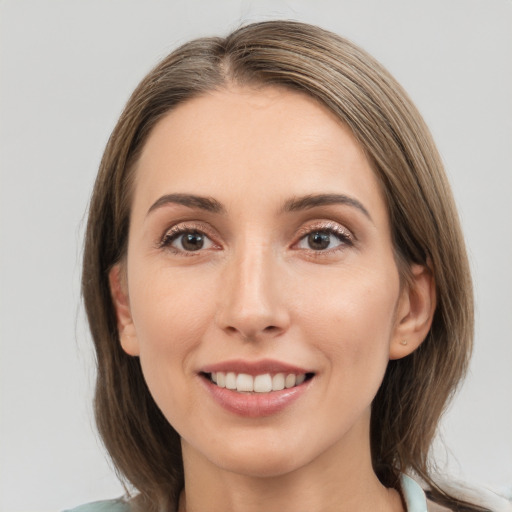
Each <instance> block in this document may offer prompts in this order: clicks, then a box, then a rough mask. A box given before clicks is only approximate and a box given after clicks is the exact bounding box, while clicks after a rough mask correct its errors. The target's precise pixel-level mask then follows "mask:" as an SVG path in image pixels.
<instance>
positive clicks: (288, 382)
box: [284, 373, 297, 389]
mask: <svg viewBox="0 0 512 512" xmlns="http://www.w3.org/2000/svg"><path fill="white" fill-rule="evenodd" d="M296 380H297V379H296V377H295V375H293V373H289V374H288V375H287V376H286V379H285V380H284V386H285V388H286V389H288V388H293V386H295V382H296Z"/></svg>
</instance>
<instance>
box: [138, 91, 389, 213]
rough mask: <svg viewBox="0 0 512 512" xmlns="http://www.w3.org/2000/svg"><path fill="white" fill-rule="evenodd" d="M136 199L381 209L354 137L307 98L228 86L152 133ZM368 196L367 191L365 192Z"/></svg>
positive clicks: (180, 108)
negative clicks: (323, 200) (305, 199)
mask: <svg viewBox="0 0 512 512" xmlns="http://www.w3.org/2000/svg"><path fill="white" fill-rule="evenodd" d="M135 172H136V179H135V196H136V197H135V199H136V202H144V203H146V204H148V203H149V202H151V200H153V201H154V200H155V199H156V198H157V196H159V195H161V194H164V193H175V192H177V193H191V192H194V193H196V194H201V195H214V196H215V197H216V198H217V199H219V200H220V201H221V202H224V200H225V201H226V202H229V201H230V200H231V199H232V198H233V196H235V195H240V194H243V195H244V196H245V199H246V200H247V201H248V202H249V200H250V198H251V196H257V197H259V198H260V201H261V199H262V198H268V196H269V194H270V193H271V192H275V193H276V195H278V194H279V193H284V192H286V193H288V194H289V195H304V194H311V193H331V192H332V193H348V194H352V195H356V196H358V195H363V196H365V195H366V196H368V192H372V193H373V197H367V199H368V200H369V201H370V202H371V203H380V204H377V205H376V206H378V207H382V206H383V197H382V194H381V193H380V190H379V185H378V183H377V180H376V177H375V175H374V172H373V169H372V166H371V164H370V162H369V160H368V159H367V157H366V155H365V153H364V151H363V149H362V148H361V146H360V145H359V143H358V142H357V140H356V139H355V137H354V136H353V134H352V132H351V131H350V130H349V129H348V127H347V126H346V125H344V124H343V123H342V122H341V121H340V120H339V119H338V118H337V117H336V116H335V115H334V114H333V113H332V112H331V111H329V110H328V109H327V108H326V107H325V106H323V105H321V104H320V103H319V102H317V101H316V100H315V99H313V98H311V97H309V96H307V95H306V94H304V93H300V92H296V91H292V90H289V89H284V88H281V87H264V88H259V89H255V88H249V87H234V86H232V87H230V88H227V89H222V90H218V91H213V92H210V93H208V94H205V95H202V96H199V97H196V98H194V99H191V100H189V101H187V102H185V103H183V104H181V105H179V106H178V107H177V108H176V109H174V110H173V111H171V112H169V113H168V114H167V115H166V116H165V117H164V118H163V119H162V120H160V121H159V122H158V123H157V124H156V126H155V127H154V129H153V131H152V132H151V134H150V136H149V138H148V140H147V142H146V144H145V146H144V148H143V150H142V152H141V155H140V158H139V160H138V163H137V166H136V169H135ZM370 195H372V194H370Z"/></svg>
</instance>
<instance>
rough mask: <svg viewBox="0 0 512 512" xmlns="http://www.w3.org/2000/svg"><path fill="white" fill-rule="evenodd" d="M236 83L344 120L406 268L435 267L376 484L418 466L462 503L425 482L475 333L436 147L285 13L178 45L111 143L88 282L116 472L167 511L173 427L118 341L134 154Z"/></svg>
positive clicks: (365, 66)
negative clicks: (309, 101) (119, 268)
mask: <svg viewBox="0 0 512 512" xmlns="http://www.w3.org/2000/svg"><path fill="white" fill-rule="evenodd" d="M230 82H231V83H237V84H239V85H244V84H247V85H256V86H258V85H263V86H264V85H277V86H281V87H288V88H292V89H294V90H299V91H302V92H304V93H305V94H308V95H309V96H311V97H313V98H316V100H318V101H319V102H321V103H322V104H324V105H326V106H327V107H328V108H329V109H330V110H331V111H332V112H333V113H334V114H335V115H336V116H337V117H338V118H339V119H340V120H341V121H342V122H344V123H345V124H346V125H347V126H349V127H350V129H351V130H352V132H353V133H354V135H355V137H356V138H357V139H358V141H359V143H360V144H361V146H362V147H363V148H364V150H365V152H366V154H367V156H368V158H369V159H370V160H371V161H372V162H373V164H374V167H375V172H376V174H377V176H378V178H379V180H380V181H381V184H382V187H383V190H384V193H385V197H386V200H387V205H388V210H389V215H390V219H391V226H392V237H393V242H394V248H395V253H396V259H397V264H398V267H399V269H400V271H401V274H402V277H403V278H404V279H407V269H408V267H409V266H410V264H412V263H419V264H423V265H428V266H429V267H430V268H431V270H432V272H433V274H434V278H435V283H436V292H437V308H436V311H435V315H434V319H433V324H432V327H431V330H430V332H429V334H428V336H427V339H426V340H425V341H424V343H423V344H422V345H421V346H420V347H419V349H417V350H416V351H415V352H414V353H413V354H411V355H410V356H408V357H406V358H404V359H399V360H394V361H390V362H389V365H388V368H387V371H386V374H385V377H384V380H383V382H382V385H381V387H380V389H379V391H378V393H377V396H376V397H375V399H374V402H373V406H372V415H371V450H372V458H373V465H374V469H375V471H376V473H377V475H378V477H379V478H380V480H381V481H382V483H383V484H384V485H387V486H397V485H398V475H399V473H400V472H402V471H410V470H412V471H414V472H416V473H417V474H418V475H419V476H421V477H422V478H423V480H425V482H426V483H427V484H429V485H430V487H431V489H432V490H433V493H434V495H435V496H437V499H438V500H440V501H443V500H444V501H445V502H446V503H451V504H452V505H456V504H457V503H460V502H458V501H457V500H455V499H454V498H450V497H449V496H448V495H446V494H444V493H443V491H442V490H441V489H440V488H439V487H438V486H437V485H436V484H435V483H434V482H433V481H432V478H431V468H430V466H429V459H428V454H429V449H430V445H431V441H432V438H433V436H434V434H435V432H436V428H437V425H438V422H439V418H440V416H441V414H442V412H443V410H444V408H445V406H446V404H447V402H448V400H449V398H450V397H451V395H452V393H453V392H454V390H455V389H456V387H457V384H458V383H459V381H460V379H461V378H462V377H463V375H464V373H465V371H466V369H467V365H468V360H469V355H470V352H471V346H472V337H473V296H472V286H471V280H470V273H469V267H468V261H467V256H466V253H465V248H464V241H463V237H462V234H461V229H460V226H459V221H458V217H457V213H456V209H455V205H454V201H453V198H452V195H451V192H450V187H449V185H448V182H447V179H446V176H445V174H444V171H443V166H442V163H441V160H440V157H439V155H438V152H437V150H436V147H435V145H434V143H433V141H432V137H431V135H430V133H429V131H428V129H427V127H426V126H425V123H424V121H423V120H422V118H421V116H420V114H419V113H418V112H417V110H416V108H415V107H414V105H413V104H412V102H411V101H410V100H409V98H408V96H407V95H406V93H405V92H404V91H403V89H402V88H401V87H400V86H399V85H398V83H397V82H396V81H395V80H394V79H393V78H392V77H391V76H390V74H389V73H388V72H387V71H386V70H385V69H384V68H383V67H382V66H381V65H380V64H379V63H377V62H376V61H375V60H374V59H373V58H372V57H371V56H370V55H368V54H367V53H365V52H364V51H363V50H361V49H360V48H358V47H357V46H355V45H354V44H352V43H350V42H349V41H347V40H345V39H343V38H341V37H339V36H337V35H335V34H332V33H330V32H327V31H325V30H322V29H320V28H318V27H314V26H311V25H306V24H302V23H297V22H288V21H270V22H263V23H255V24H252V25H248V26H245V27H242V28H240V29H238V30H236V31H235V32H233V33H232V34H230V35H229V36H228V37H226V38H202V39H197V40H194V41H191V42H189V43H187V44H185V45H183V46H181V47H180V48H178V49H177V50H176V51H174V52H173V53H171V54H170V55H169V56H168V57H166V58H165V59H164V60H163V61H162V62H161V63H160V64H158V65H157V67H155V68H154V69H153V70H152V71H151V72H150V73H149V74H148V75H147V76H146V78H144V80H143V81H142V82H141V83H140V85H139V86H138V87H137V89H136V90H135V91H134V93H133V94H132V96H131V98H130V99H129V101H128V104H127V105H126V108H125V110H124V112H123V113H122V115H121V117H120V119H119V121H118V123H117V125H116V127H115V129H114V131H113V133H112V135H111V137H110V140H109V142H108V144H107V147H106V150H105V153H104V156H103V159H102V162H101V165H100V169H99V173H98V177H97V180H96V184H95V187H94V192H93V196H92V199H91V203H90V211H89V220H88V224H87V233H86V238H85V252H84V260H83V276H82V291H83V297H84V301H85V307H86V311H87V315H88V318H89V325H90V329H91V333H92V337H93V339H94V343H95V347H96V353H97V365H98V373H97V384H96V397H95V412H96V420H97V424H98V428H99V432H100V434H101V436H102V438H103V441H104V443H105V446H106V448H107V450H108V452H109V453H110V455H111V457H112V460H113V462H114V465H115V467H116V469H117V471H118V473H119V475H120V476H121V477H122V478H123V479H124V480H125V481H128V482H130V483H131V484H132V485H133V486H134V487H135V488H136V489H137V490H138V491H139V492H140V495H139V498H138V499H139V501H140V502H141V503H144V506H145V507H146V508H147V510H157V509H161V510H164V509H166V508H172V507H173V506H175V503H176V500H177V497H178V495H179V492H180V490H181V488H182V486H183V468H182V460H181V450H180V440H179V436H178V434H177V433H176V431H175V430H174V429H173V427H172V426H171V425H169V423H168V422H167V420H166V419H165V418H164V417H163V415H162V413H161V412H160V410H159V409H158V407H157V405H156V404H155V402H154V401H153V399H152V397H151V395H150V393H149V391H148V389H147V387H146V384H145V381H144V378H143V376H142V372H141V368H140V364H139V360H138V359H137V358H134V357H131V356H128V355H127V354H126V353H125V352H124V351H123V350H122V348H121V345H120V343H119V337H118V332H117V325H116V315H115V311H114V307H113V304H112V300H111V295H110V290H109V284H108V273H109V270H110V269H111V268H112V266H113V265H114V264H115V263H116V262H118V261H119V260H120V259H121V258H122V257H123V255H124V254H125V251H126V246H127V238H128V225H129V221H130V202H131V192H132V190H131V189H132V186H131V184H132V181H133V168H134V163H135V162H136V160H137V157H138V155H139V154H140V151H141V148H142V147H143V145H144V143H145V141H146V139H147V137H148V134H149V133H150V132H151V129H152V128H153V127H154V126H155V124H156V123H157V122H158V121H159V119H161V118H162V116H163V115H165V114H166V113H168V112H169V111H170V110H172V109H173V108H174V107H176V106H177V105H178V104H180V103H183V102H185V101H187V100H188V99H190V98H192V97H195V96H198V95H201V94H203V93H205V92H207V91H211V90H214V89H219V88H222V87H225V86H226V85H227V84H228V83H230Z"/></svg>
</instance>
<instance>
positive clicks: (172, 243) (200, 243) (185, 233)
mask: <svg viewBox="0 0 512 512" xmlns="http://www.w3.org/2000/svg"><path fill="white" fill-rule="evenodd" d="M160 246H161V247H167V248H169V249H172V250H174V251H175V252H177V253H180V252H197V251H201V250H204V249H211V248H213V247H215V244H214V243H213V242H212V240H211V239H210V238H209V237H208V236H207V235H206V234H205V233H203V232H201V231H199V230H197V229H189V228H185V227H180V226H176V227H174V228H172V229H171V230H169V231H168V232H167V233H166V234H165V236H164V238H163V240H162V242H161V244H160Z"/></svg>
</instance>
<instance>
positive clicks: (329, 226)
mask: <svg viewBox="0 0 512 512" xmlns="http://www.w3.org/2000/svg"><path fill="white" fill-rule="evenodd" d="M209 232H210V230H209V229H208V228H207V227H206V226H205V225H203V224H178V225H176V226H173V227H172V228H170V229H168V230H167V231H166V232H165V234H164V236H163V237H162V239H161V240H160V242H159V243H158V248H159V249H166V250H169V251H171V252H172V253H173V254H177V255H181V256H194V255H197V254H199V253H201V252H203V251H204V249H203V250H201V249H199V250H197V251H184V250H180V249H177V248H176V247H173V246H172V243H173V242H174V241H175V240H177V239H178V238H179V237H180V236H182V235H185V234H187V233H198V234H200V235H203V236H205V237H207V238H208V239H209V240H210V241H211V243H212V244H213V245H217V244H215V242H214V241H213V239H212V238H213V237H212V236H211V235H209ZM315 232H317V233H326V234H328V235H333V236H335V237H336V238H337V240H338V241H339V242H340V245H339V246H337V247H335V248H332V249H326V250H315V249H303V250H304V251H307V252H308V253H310V254H311V255H313V256H314V257H322V256H327V255H329V254H332V253H334V252H337V251H339V250H343V249H344V248H346V247H351V246H353V245H354V237H353V235H352V233H351V232H350V231H349V230H347V229H345V228H343V227H341V226H340V225H339V224H337V223H334V222H328V223H321V224H316V225H310V226H307V227H304V228H301V229H300V230H299V232H298V240H297V241H296V242H294V243H293V246H296V245H297V244H299V243H300V242H301V241H302V240H304V239H305V238H306V237H308V236H310V235H311V234H313V233H315ZM217 247H219V246H218V245H217Z"/></svg>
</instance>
